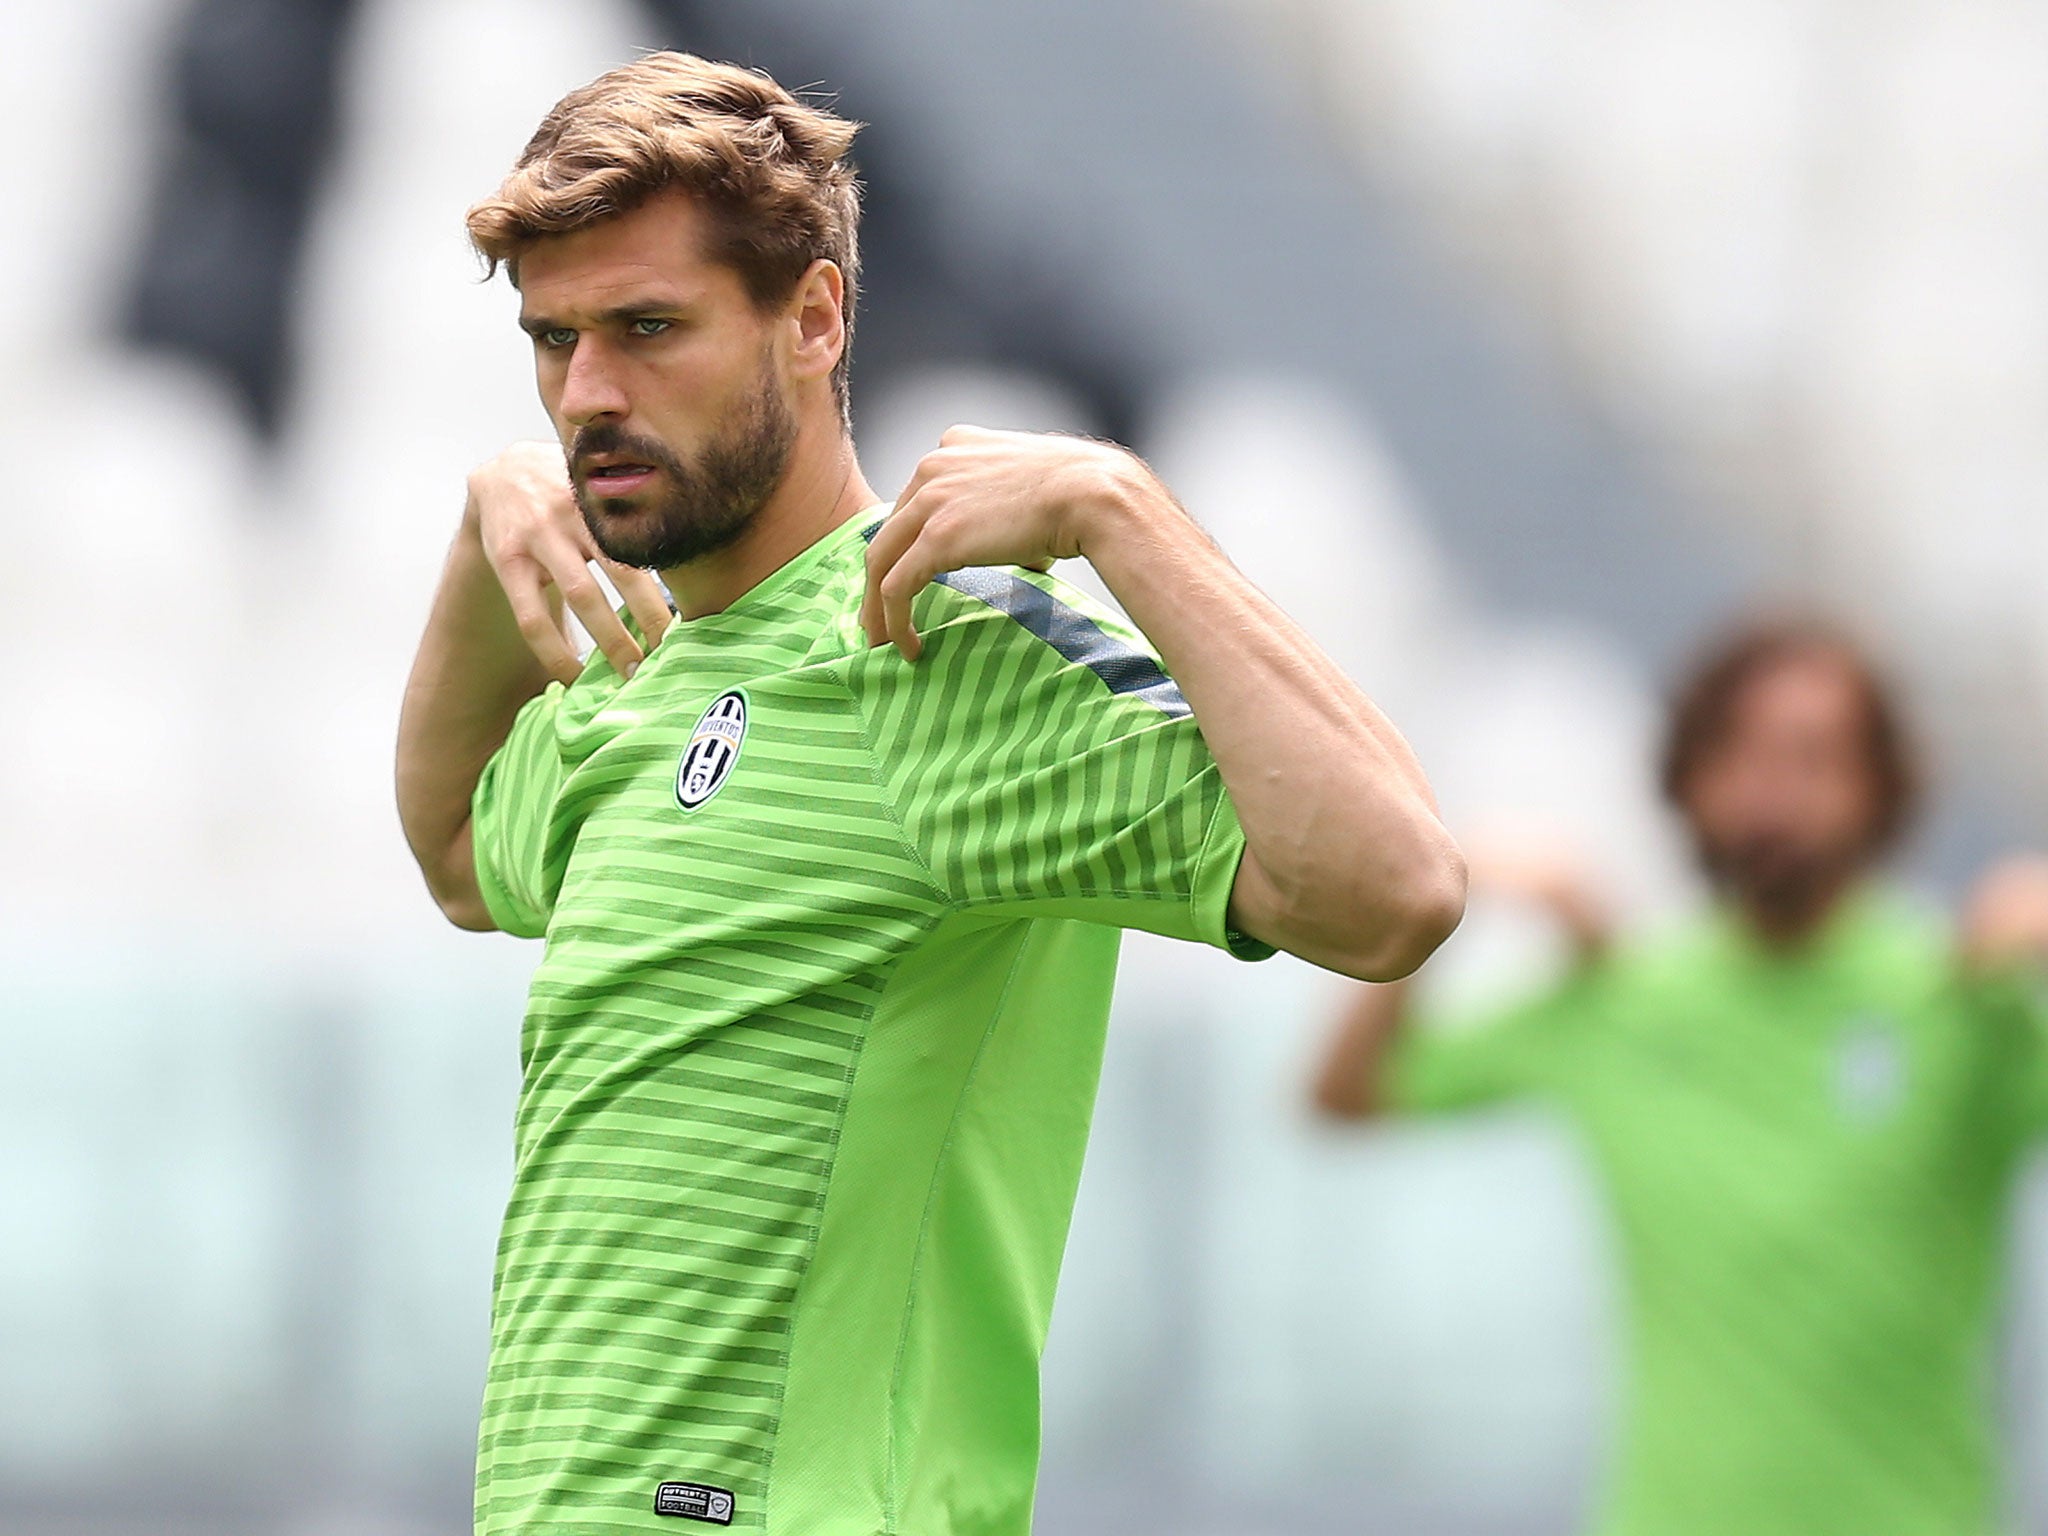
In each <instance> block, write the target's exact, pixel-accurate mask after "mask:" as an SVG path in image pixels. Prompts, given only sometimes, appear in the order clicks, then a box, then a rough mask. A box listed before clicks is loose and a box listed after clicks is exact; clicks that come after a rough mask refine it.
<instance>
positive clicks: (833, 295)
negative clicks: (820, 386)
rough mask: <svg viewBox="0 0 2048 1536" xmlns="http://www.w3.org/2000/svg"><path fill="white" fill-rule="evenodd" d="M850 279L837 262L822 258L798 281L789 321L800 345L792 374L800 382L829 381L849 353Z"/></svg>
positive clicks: (792, 366)
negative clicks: (841, 355)
mask: <svg viewBox="0 0 2048 1536" xmlns="http://www.w3.org/2000/svg"><path fill="white" fill-rule="evenodd" d="M845 304H846V277H845V275H844V274H843V273H842V272H841V271H840V270H839V264H838V263H837V262H835V261H827V260H826V259H825V258H824V257H822V256H821V257H819V258H818V259H817V260H816V261H814V262H812V263H811V264H810V265H809V266H808V267H806V268H804V275H803V276H802V277H800V278H798V279H797V285H796V293H795V295H794V296H793V297H792V298H791V299H790V308H789V322H790V324H791V325H792V326H794V328H795V333H796V346H795V348H794V350H793V351H792V352H791V354H790V359H789V363H790V372H791V373H792V374H793V375H794V376H795V377H797V378H799V379H828V378H830V377H831V376H832V370H833V369H834V368H836V367H838V366H839V357H840V354H841V353H843V352H844V351H845V350H846V310H845Z"/></svg>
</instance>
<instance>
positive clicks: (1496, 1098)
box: [1386, 970, 1599, 1113]
mask: <svg viewBox="0 0 2048 1536" xmlns="http://www.w3.org/2000/svg"><path fill="white" fill-rule="evenodd" d="M1598 991H1599V981H1598V973H1597V970H1595V971H1588V972H1582V973H1581V974H1580V975H1578V976H1575V977H1573V978H1571V979H1569V980H1567V981H1565V982H1564V983H1563V984H1561V985H1559V986H1556V987H1552V988H1550V989H1548V990H1545V991H1542V992H1539V993H1537V994H1536V995H1535V996H1533V997H1530V998H1528V999H1527V1000H1525V1001H1523V1002H1520V1003H1517V1004H1514V1005H1511V1006H1510V1007H1507V1008H1505V1009H1502V1010H1499V1011H1496V1012H1493V1013H1490V1014H1485V1015H1481V1016H1477V1017H1471V1018H1448V1019H1434V1018H1429V1017H1423V1018H1420V1019H1417V1020H1413V1021H1411V1022H1410V1023H1409V1025H1408V1026H1407V1027H1406V1028H1405V1029H1403V1030H1402V1031H1401V1034H1400V1036H1399V1038H1398V1039H1397V1040H1396V1041H1395V1043H1394V1046H1393V1051H1392V1055H1391V1057H1390V1059H1389V1061H1388V1066H1387V1076H1386V1094H1387V1101H1388V1103H1389V1104H1390V1105H1392V1106H1393V1107H1394V1108H1396V1109H1399V1110H1408V1111H1414V1112H1419V1113H1430V1112H1435V1111H1440V1110H1455V1109H1475V1108H1479V1107H1482V1106H1485V1105H1489V1104H1500V1103H1505V1102H1508V1101H1511V1100H1515V1099H1522V1098H1530V1097H1536V1096H1541V1095H1545V1094H1549V1093H1552V1092H1554V1091H1556V1090H1558V1089H1559V1088H1560V1087H1561V1086H1562V1085H1563V1084H1564V1082H1565V1081H1566V1077H1567V1074H1566V1070H1565V1069H1566V1068H1567V1066H1568V1064H1569V1062H1570V1061H1571V1059H1572V1058H1573V1057H1574V1056H1575V1055H1576V1054H1577V1053H1578V1052H1579V1051H1581V1050H1582V1049H1583V1047H1584V1044H1585V1041H1586V1039H1587V1038H1588V1036H1589V1034H1590V1032H1591V1024H1592V1020H1593V1017H1594V1015H1595V1013H1596V1011H1597V1008H1598V995H1597V994H1598Z"/></svg>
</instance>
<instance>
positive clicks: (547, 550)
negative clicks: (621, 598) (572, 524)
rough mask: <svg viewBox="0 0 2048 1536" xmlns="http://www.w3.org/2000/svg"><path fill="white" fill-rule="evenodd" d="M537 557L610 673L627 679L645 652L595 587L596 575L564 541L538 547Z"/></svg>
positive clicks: (608, 597)
mask: <svg viewBox="0 0 2048 1536" xmlns="http://www.w3.org/2000/svg"><path fill="white" fill-rule="evenodd" d="M539 555H540V559H541V563H542V564H543V565H545V566H546V567H547V568H548V574H549V575H550V576H552V577H553V578H554V580H555V585H556V586H557V587H558V588H560V589H561V593H562V600H563V601H564V602H565V603H567V604H568V605H569V611H570V612H571V613H573V614H575V615H576V619H577V622H578V623H580V624H581V625H582V626H583V628H584V630H585V631H586V632H587V633H588V634H589V636H590V638H591V639H592V640H593V641H595V642H596V643H597V648H598V649H599V650H600V651H602V652H604V658H605V660H606V661H609V662H610V663H611V664H612V670H613V671H614V672H616V673H618V674H619V676H621V677H631V676H632V675H633V671H634V669H635V668H636V667H638V666H639V665H640V661H641V658H642V657H643V656H645V654H646V653H645V652H644V651H642V650H641V649H640V643H639V642H638V641H637V640H635V639H634V638H633V636H632V634H631V633H630V632H629V631H628V630H627V628H626V626H625V625H624V624H622V623H620V622H619V616H618V614H616V613H614V612H613V611H612V602H611V595H610V594H609V593H607V592H606V591H605V589H604V587H603V586H602V585H600V584H599V582H598V579H597V573H596V572H595V571H593V570H592V569H591V568H590V564H589V562H588V561H586V560H584V559H583V557H582V551H580V550H578V549H577V548H576V547H575V546H574V545H573V544H571V543H569V541H568V540H566V539H563V540H559V541H555V540H551V541H548V542H546V543H543V544H542V545H541V547H540V549H539Z"/></svg>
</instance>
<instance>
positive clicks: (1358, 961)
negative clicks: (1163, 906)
mask: <svg viewBox="0 0 2048 1536" xmlns="http://www.w3.org/2000/svg"><path fill="white" fill-rule="evenodd" d="M1146 480H1147V481H1149V476H1148V477H1146ZM1154 486H1156V482H1150V483H1149V484H1147V483H1145V482H1144V481H1139V482H1137V483H1134V484H1125V485H1120V486H1116V487H1114V488H1112V489H1111V490H1110V491H1108V492H1106V493H1105V494H1104V495H1103V496H1102V497H1101V498H1099V505H1098V506H1097V508H1096V509H1095V512H1094V514H1093V515H1092V516H1091V517H1090V518H1089V519H1088V522H1087V529H1088V531H1087V533H1086V534H1085V535H1084V544H1083V553H1084V554H1086V555H1087V556H1088V558H1089V560H1090V561H1091V563H1092V564H1094V566H1095V567H1096V570H1097V571H1098V572H1099V573H1100V574H1101V576H1102V578H1103V581H1104V582H1105V583H1106V584H1107V585H1108V587H1109V589H1110V590H1111V591H1112V592H1113V593H1115V595H1116V597H1117V599H1118V601H1119V602H1121V603H1122V604H1123V606H1124V609H1125V611H1126V612H1127V613H1129V614H1130V616H1131V619H1132V621H1133V622H1134V623H1136V624H1137V625H1138V627H1139V628H1140V629H1142V630H1143V631H1144V632H1145V635H1146V637H1147V638H1148V639H1149V640H1150V641H1151V642H1152V644H1153V645H1154V646H1155V647H1156V648H1157V649H1158V651H1159V654H1160V656H1161V658H1162V659H1163V660H1164V661H1165V663H1166V666H1167V670H1168V671H1169V672H1170V673H1172V675H1173V678H1174V680H1175V682H1176V683H1178V684H1179V686H1180V689H1181V692H1182V693H1183V694H1184V695H1185V696H1186V697H1187V700H1188V703H1189V705H1190V706H1191V707H1192V708H1193V710H1194V714H1195V719H1196V720H1197V722H1198V723H1199V724H1200V725H1201V728H1202V735H1203V738H1204V739H1205V740H1206V741H1207V743H1208V745H1209V750H1210V752H1211V754H1212V755H1213V756H1214V757H1215V759H1216V764H1217V767H1218V768H1219V770H1220V771H1221V773H1222V775H1223V781H1224V783H1225V785H1226V786H1227V787H1228V789H1229V791H1230V796H1231V800H1232V802H1233V804H1234V805H1235V807H1236V809H1237V814H1238V819H1239V821H1240V822H1241V823H1242V824H1243V827H1244V833H1245V843H1246V848H1247V853H1246V865H1247V867H1246V869H1245V870H1244V871H1243V872H1241V874H1240V877H1239V883H1238V886H1237V889H1236V891H1235V892H1234V896H1233V911H1234V914H1235V915H1236V918H1237V920H1238V921H1240V922H1241V923H1242V924H1243V925H1244V926H1245V927H1246V928H1247V930H1248V931H1250V932H1252V933H1254V934H1256V935H1257V936H1258V937H1260V938H1262V939H1265V940H1266V941H1267V942H1269V943H1273V944H1276V945H1278V946H1280V947H1282V948H1285V949H1287V950H1289V951H1290V952H1292V953H1294V954H1297V955H1300V956H1301V957H1302V958H1304V959H1306V960H1309V961H1312V962H1314V963H1315V964H1318V965H1322V966H1325V967H1327V968H1329V969H1332V970H1337V971H1342V972H1344V973H1345V974H1348V975H1352V976H1357V977H1361V978H1364V979H1370V980H1387V979H1391V978H1393V977H1396V976H1401V975H1405V974H1407V972H1409V971H1411V970H1413V969H1414V968H1415V967H1416V966H1417V965H1419V964H1420V963H1421V962H1422V960H1423V959H1424V958H1426V957H1427V956H1428V954H1429V953H1430V951H1431V950H1433V949H1435V947H1436V946H1437V945H1438V944H1439V943H1441V942H1442V940H1443V939H1444V937H1445V936H1446V935H1447V934H1448V933H1449V932H1450V931H1451V929H1452V928H1453V927H1455V926H1456V924H1457V921H1458V918H1459V916H1460V915H1461V913H1462V912H1463V909H1464V866H1463V862H1462V860H1461V859H1460V858H1459V855H1458V852H1457V848H1456V846H1455V845H1454V844H1453V842H1452V841H1451V838H1450V836H1449V834H1448V833H1447V832H1445V830H1444V828H1443V825H1442V823H1441V822H1440V821H1439V820H1438V819H1437V815H1436V806H1435V801H1434V799H1433V797H1432V796H1431V794H1430V790H1429V785H1428V783H1427V781H1426V780H1425V778H1424V777H1423V773H1422V769H1421V767H1420V765H1419V764H1418V763H1417V762H1416V759H1415V755H1414V753H1413V752H1411V751H1410V750H1409V748H1408V744H1407V743H1406V742H1405V741H1404V740H1403V739H1402V737H1401V735H1400V733H1399V732H1398V731H1397V730H1396V729H1395V728H1394V726H1393V724H1392V722H1391V721H1389V720H1388V719H1387V718H1386V716H1385V715H1384V714H1382V713H1381V712H1380V710H1379V709H1378V708H1377V707H1376V706H1375V705H1374V704H1373V703H1372V702H1371V700H1369V699H1368V698H1366V697H1365V695H1364V694H1363V693H1361V692H1360V691H1359V689H1358V688H1357V686H1356V685H1355V684H1353V683H1352V681H1351V680H1350V679H1349V678H1348V677H1346V676H1345V675H1344V673H1343V671H1342V670H1341V669H1340V668H1338V666H1337V665H1336V663H1334V662H1332V661H1331V660H1330V659H1329V657H1327V656H1326V655H1324V654H1323V652H1322V650H1321V649H1320V648H1319V647H1318V646H1317V645H1316V644H1315V642H1314V641H1313V640H1311V639H1310V638H1309V637H1308V636H1307V635H1306V634H1305V633H1304V632H1303V631H1302V629H1301V628H1300V626H1299V625H1297V624H1295V623H1294V621H1293V620H1291V619H1289V618H1288V617H1287V615H1286V614H1284V613H1282V612H1281V611H1280V609H1279V608H1278V607H1277V606H1276V605H1275V604H1274V603H1273V602H1272V600H1271V599H1269V598H1268V597H1266V595H1265V594H1264V593H1262V592H1260V591H1259V590H1258V589H1257V588H1256V587H1254V586H1253V585H1252V584H1251V583H1250V582H1249V581H1247V580H1246V579H1245V577H1244V576H1243V575H1242V574H1241V573H1240V572H1239V571H1238V570H1237V568H1236V567H1235V566H1233V565H1232V564H1231V563H1230V561H1229V559H1228V558H1227V557H1225V555H1224V554H1223V552H1222V551H1221V550H1219V549H1218V548H1217V547H1216V546H1215V545H1214V543H1212V542H1211V541H1210V540H1209V539H1208V538H1207V536H1206V535H1204V534H1202V533H1201V531H1200V530H1199V529H1198V528H1196V527H1195V525H1194V524H1193V523H1192V522H1191V521H1190V520H1189V519H1188V518H1187V516H1186V514H1185V513H1184V512H1182V511H1181V510H1180V509H1179V508H1178V507H1177V506H1176V505H1174V504H1173V503H1172V502H1171V500H1170V498H1167V497H1166V496H1165V493H1164V492H1163V490H1154V489H1153V487H1154ZM1262 930H1263V931H1262Z"/></svg>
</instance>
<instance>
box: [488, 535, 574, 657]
mask: <svg viewBox="0 0 2048 1536" xmlns="http://www.w3.org/2000/svg"><path fill="white" fill-rule="evenodd" d="M498 584H499V585H500V586H502V587H503V588H504V589H505V601H506V602H508V603H510V604H511V605H512V617H513V619H514V620H516V621H517V622H518V625H519V634H520V637H521V638H522V639H524V640H525V641H526V648H527V649H528V650H530V651H532V652H533V654H534V656H535V658H536V659H537V660H538V661H539V662H540V664H541V666H542V667H543V668H544V669H545V670H546V672H547V674H548V676H550V677H552V678H554V679H556V680H557V681H558V682H564V683H573V682H575V681H576V679H577V678H578V677H580V676H581V675H582V673H583V663H582V662H581V661H579V660H578V659H577V657H576V652H575V649H574V648H573V647H572V646H571V645H570V644H569V637H568V636H567V635H565V634H563V633H562V623H561V620H560V619H559V618H557V617H556V615H555V611H554V608H553V606H552V605H551V604H550V603H549V602H548V599H547V594H546V592H544V591H543V590H542V589H541V570H540V567H539V566H536V565H530V564H528V563H527V562H525V561H521V562H519V563H518V564H516V565H509V566H507V567H506V568H505V569H503V570H501V571H499V573H498Z"/></svg>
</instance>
